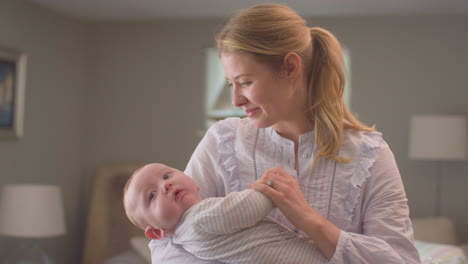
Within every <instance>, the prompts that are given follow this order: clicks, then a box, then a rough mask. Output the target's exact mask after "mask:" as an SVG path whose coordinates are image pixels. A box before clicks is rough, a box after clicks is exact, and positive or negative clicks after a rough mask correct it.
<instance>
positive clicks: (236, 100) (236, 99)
mask: <svg viewBox="0 0 468 264" xmlns="http://www.w3.org/2000/svg"><path fill="white" fill-rule="evenodd" d="M246 103H247V98H245V96H243V95H242V94H241V93H240V91H239V89H238V88H237V87H236V86H233V88H232V105H234V106H235V107H241V106H243V105H244V104H246Z"/></svg>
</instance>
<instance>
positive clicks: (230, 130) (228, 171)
mask: <svg viewBox="0 0 468 264" xmlns="http://www.w3.org/2000/svg"><path fill="white" fill-rule="evenodd" d="M238 121H239V119H238V118H228V119H225V120H223V121H221V122H219V123H218V126H217V131H216V132H217V134H218V136H219V141H218V151H219V159H220V162H219V163H218V164H220V170H221V173H222V174H223V175H225V179H226V182H228V183H229V185H228V187H229V190H228V193H229V192H237V191H240V180H239V177H238V176H239V173H238V167H237V159H236V152H235V148H234V140H235V136H236V128H237V122H238Z"/></svg>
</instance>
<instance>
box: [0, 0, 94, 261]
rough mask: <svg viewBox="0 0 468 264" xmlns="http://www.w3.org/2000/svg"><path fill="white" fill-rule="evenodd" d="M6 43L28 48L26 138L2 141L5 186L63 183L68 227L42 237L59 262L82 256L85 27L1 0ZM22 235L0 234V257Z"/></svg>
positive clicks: (0, 39)
mask: <svg viewBox="0 0 468 264" xmlns="http://www.w3.org/2000/svg"><path fill="white" fill-rule="evenodd" d="M0 46H2V47H9V48H14V49H18V50H21V51H24V52H25V53H26V54H27V55H28V65H27V81H26V98H25V116H24V137H23V138H21V139H20V140H18V141H0V185H2V184H5V183H51V184H58V185H60V186H61V187H62V191H63V196H64V200H65V205H66V207H65V211H66V224H67V228H68V233H67V234H66V235H65V236H62V237H58V238H50V239H41V240H39V241H38V242H39V243H41V244H42V245H43V247H44V248H45V249H46V250H47V251H48V252H50V254H51V255H52V256H53V257H54V258H55V259H56V260H57V263H77V261H76V260H77V259H79V258H80V255H81V251H80V245H81V240H82V232H81V230H82V226H83V223H82V217H83V212H82V207H83V204H82V199H81V196H82V193H81V191H82V187H81V185H82V158H83V151H82V150H83V149H82V147H81V146H82V134H83V131H82V127H83V119H82V117H83V116H82V114H81V112H82V108H83V102H84V101H85V99H84V97H83V96H84V93H83V91H84V89H85V88H86V85H87V83H86V80H87V74H86V67H85V64H86V63H88V62H89V58H87V57H86V56H87V53H86V50H87V49H88V47H87V28H86V26H85V25H84V24H83V23H78V22H76V21H73V20H71V19H68V18H64V17H60V16H57V15H54V14H52V13H51V12H50V11H48V10H45V9H43V8H39V7H37V6H35V5H32V4H29V3H27V2H24V1H17V0H2V1H0ZM31 202H34V201H31ZM22 242H27V241H23V240H20V239H14V238H6V237H0V262H1V260H2V259H3V257H4V256H5V255H6V253H7V252H8V251H9V250H11V249H12V248H14V247H15V246H16V245H18V244H20V243H22Z"/></svg>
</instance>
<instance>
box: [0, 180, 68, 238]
mask: <svg viewBox="0 0 468 264" xmlns="http://www.w3.org/2000/svg"><path fill="white" fill-rule="evenodd" d="M0 234H3V235H7V236H15V237H28V238H30V237H52V236H59V235H63V234H65V217H64V211H63V201H62V196H61V191H60V188H59V187H58V186H55V185H32V184H7V185H4V186H3V189H2V192H1V194H0Z"/></svg>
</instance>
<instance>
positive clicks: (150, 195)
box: [149, 192, 156, 201]
mask: <svg viewBox="0 0 468 264" xmlns="http://www.w3.org/2000/svg"><path fill="white" fill-rule="evenodd" d="M155 195H156V192H150V194H149V200H150V201H151V200H153V198H154V196H155Z"/></svg>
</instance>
